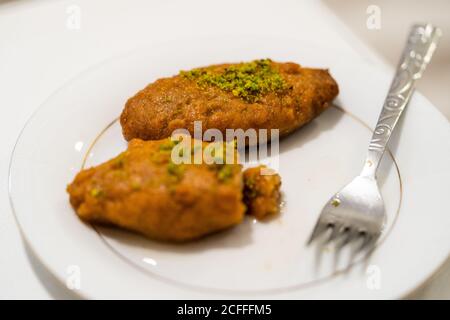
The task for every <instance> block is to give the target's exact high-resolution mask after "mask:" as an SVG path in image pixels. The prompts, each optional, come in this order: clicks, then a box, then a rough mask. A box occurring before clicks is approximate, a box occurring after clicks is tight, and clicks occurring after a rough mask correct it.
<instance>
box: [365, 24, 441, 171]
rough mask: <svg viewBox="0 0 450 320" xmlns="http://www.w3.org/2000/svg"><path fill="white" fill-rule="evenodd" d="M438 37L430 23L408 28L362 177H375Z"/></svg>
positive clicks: (438, 32) (436, 29)
mask: <svg viewBox="0 0 450 320" xmlns="http://www.w3.org/2000/svg"><path fill="white" fill-rule="evenodd" d="M441 34H442V32H441V30H440V29H439V28H436V27H433V26H432V25H430V24H418V25H414V26H413V27H412V28H411V31H410V33H409V36H408V41H407V43H406V46H405V48H404V49H403V54H402V56H401V59H400V62H399V64H398V66H397V70H396V72H395V76H394V79H393V81H392V84H391V87H390V89H389V92H388V95H387V97H386V99H385V101H384V104H383V109H382V110H381V113H380V116H379V118H378V122H377V125H376V126H375V130H374V131H373V135H372V139H371V141H370V144H369V151H368V153H367V158H366V161H365V163H364V168H363V170H362V172H361V175H362V176H368V177H373V178H375V174H376V171H377V169H378V166H379V164H380V161H381V158H382V156H383V153H384V151H385V149H386V145H387V143H388V141H389V138H390V136H391V133H392V131H393V130H394V128H395V125H396V124H397V122H398V119H399V118H400V116H401V114H402V112H403V110H404V109H405V107H406V105H407V104H408V102H409V100H410V98H411V95H412V93H413V92H414V87H415V82H416V80H418V79H420V78H421V77H422V74H423V72H424V70H425V68H426V66H427V65H428V63H429V62H430V59H431V56H432V55H433V53H434V51H435V49H436V46H437V43H438V40H439V37H440V36H441Z"/></svg>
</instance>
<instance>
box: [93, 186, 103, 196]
mask: <svg viewBox="0 0 450 320" xmlns="http://www.w3.org/2000/svg"><path fill="white" fill-rule="evenodd" d="M103 194H104V192H103V190H102V189H100V188H92V189H91V196H93V197H94V198H98V197H101V196H102V195H103Z"/></svg>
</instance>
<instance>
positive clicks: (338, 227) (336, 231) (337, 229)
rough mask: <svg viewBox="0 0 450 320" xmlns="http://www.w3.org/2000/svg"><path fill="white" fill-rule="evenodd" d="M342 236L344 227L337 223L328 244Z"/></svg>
mask: <svg viewBox="0 0 450 320" xmlns="http://www.w3.org/2000/svg"><path fill="white" fill-rule="evenodd" d="M341 234H342V225H341V224H339V223H335V224H333V225H332V230H331V234H330V236H329V237H328V239H327V241H326V243H330V242H331V241H333V240H334V239H336V238H337V237H338V236H340V235H341Z"/></svg>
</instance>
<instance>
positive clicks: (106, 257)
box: [9, 37, 450, 298]
mask: <svg viewBox="0 0 450 320" xmlns="http://www.w3.org/2000/svg"><path fill="white" fill-rule="evenodd" d="M261 57H271V58H272V59H274V60H279V61H287V60H291V61H295V62H299V63H301V64H302V65H305V66H311V67H322V68H329V69H330V70H331V73H332V74H333V76H334V77H335V78H336V79H337V81H338V83H339V85H340V89H341V93H340V96H339V98H338V99H337V101H336V104H337V105H339V106H341V107H342V108H343V109H338V108H331V109H330V110H328V111H326V112H325V113H324V114H323V115H321V116H320V117H319V118H318V119H316V120H315V121H313V122H312V123H311V124H309V125H308V126H306V127H305V128H303V129H301V130H299V131H298V132H296V133H295V134H293V135H291V136H289V137H288V138H286V139H284V140H282V141H281V144H280V158H279V168H278V169H279V171H280V174H281V176H282V179H283V187H282V188H283V192H284V196H285V201H286V204H285V207H284V209H283V212H282V214H281V215H280V216H279V217H278V218H276V219H274V220H272V221H270V222H266V223H258V222H256V221H253V220H251V219H247V220H246V221H245V222H244V223H243V224H242V225H240V226H238V227H236V228H234V229H232V230H228V231H225V232H223V233H220V234H218V235H215V236H211V237H208V238H206V239H204V240H201V241H198V242H195V243H191V244H186V245H168V244H161V243H157V242H154V241H150V240H147V239H145V238H142V237H140V236H136V235H133V234H130V233H127V232H123V231H120V230H114V229H107V228H97V229H94V228H92V227H91V226H89V225H86V224H83V223H82V222H81V221H80V220H79V219H78V218H77V216H76V215H75V213H74V211H73V210H72V208H71V207H70V205H69V202H68V195H67V194H66V192H65V186H66V185H67V184H68V183H69V182H70V181H71V180H72V179H73V177H74V175H75V174H76V172H77V171H79V169H80V166H81V164H82V162H83V159H84V156H85V154H87V158H86V161H87V165H94V164H98V163H100V162H103V161H105V160H106V159H108V158H110V157H112V156H113V155H115V154H117V153H118V152H120V151H122V150H124V149H125V148H126V143H125V141H124V140H123V138H122V136H121V132H120V125H119V124H118V123H117V122H114V120H115V119H116V118H117V117H118V115H119V114H120V112H121V110H122V108H123V105H124V102H125V101H126V99H127V98H128V97H130V96H131V95H133V94H134V93H135V92H136V91H137V90H139V89H141V88H143V87H144V86H145V85H146V84H147V83H149V82H151V81H153V80H155V79H157V78H159V77H163V76H170V75H172V74H175V73H177V72H178V70H180V69H189V68H191V67H195V66H201V65H208V64H211V63H219V62H225V61H230V62H232V61H241V60H250V59H254V58H261ZM390 78H391V75H387V74H383V73H380V72H379V71H377V70H373V69H372V68H371V67H370V66H368V65H365V64H357V65H356V64H355V62H354V61H348V60H347V59H346V57H345V54H342V53H339V52H335V51H333V49H332V48H326V47H321V46H318V45H316V44H313V43H298V42H292V41H290V40H289V39H280V38H277V39H269V38H264V37H261V38H257V37H252V38H247V37H242V38H236V37H233V38H227V37H220V38H214V39H212V38H189V39H179V41H177V42H166V43H161V44H160V45H153V46H152V47H151V48H146V49H141V50H138V51H137V52H134V53H131V54H128V55H126V56H122V57H119V58H116V59H112V60H109V61H107V62H105V63H102V64H101V65H99V66H97V67H95V68H92V69H91V70H89V71H87V72H85V73H83V74H81V75H80V76H78V77H76V78H75V79H74V80H73V81H71V82H69V83H68V84H66V85H65V86H63V87H62V88H61V89H60V90H58V91H57V92H56V93H55V94H54V95H52V97H51V98H49V99H48V100H47V102H46V103H45V104H44V105H43V106H42V107H41V108H40V109H39V110H38V112H37V113H35V115H34V116H33V117H32V119H31V120H30V121H29V122H28V124H27V125H26V127H25V128H24V130H23V132H22V134H21V136H20V138H19V140H18V142H17V145H16V148H15V151H14V153H13V156H12V160H11V168H10V181H9V183H10V197H11V203H12V206H13V210H14V212H15V214H16V217H17V220H18V222H19V224H20V227H21V229H22V231H23V234H24V237H25V238H26V240H27V241H28V242H29V244H30V246H31V248H32V250H33V251H34V253H35V254H36V255H37V256H38V257H39V259H40V260H41V261H42V263H44V264H45V265H46V266H47V268H48V269H49V270H50V271H51V272H52V273H53V274H54V275H55V276H56V277H57V278H58V279H59V280H60V281H61V282H63V283H72V284H73V283H75V284H76V283H77V282H76V281H75V282H73V280H74V277H79V279H80V282H79V284H80V286H79V288H76V290H78V293H79V294H80V295H81V296H83V297H88V298H318V297H319V298H395V297H400V296H403V295H404V294H406V293H408V292H410V291H411V290H412V289H414V288H415V287H416V286H418V285H419V284H420V283H421V282H422V281H424V280H425V279H426V278H427V277H428V276H430V274H431V273H432V272H433V271H434V270H435V269H436V268H437V267H438V266H439V265H440V264H441V263H442V262H443V261H444V260H445V258H446V257H447V255H448V253H449V249H450V247H449V246H450V233H449V232H448V230H449V228H450V215H449V214H448V200H447V198H446V197H448V191H449V181H450V170H449V167H448V160H449V159H450V148H449V141H450V132H449V127H448V123H447V122H446V121H445V120H444V119H443V117H442V116H440V115H439V114H438V113H437V112H436V111H435V109H434V108H433V107H432V106H431V105H430V103H429V102H428V101H426V100H425V99H424V98H423V97H422V96H421V95H420V94H415V96H414V97H413V99H412V101H411V104H410V105H409V107H408V110H407V112H406V114H405V117H404V119H403V121H401V123H400V125H399V130H398V131H401V133H400V134H397V135H395V136H394V137H393V141H392V143H391V149H392V154H394V156H392V155H390V154H387V155H386V156H385V159H384V161H383V163H382V166H381V169H380V173H379V178H380V184H381V190H382V194H383V197H384V199H385V203H386V209H387V215H388V220H387V227H386V229H385V231H384V233H383V237H382V241H381V242H380V244H379V246H378V247H377V249H376V250H375V252H374V254H373V255H372V256H371V257H370V259H368V260H367V261H360V260H358V261H357V262H356V265H355V266H354V267H353V268H352V269H351V270H350V271H346V270H345V269H344V267H345V265H346V261H343V259H340V260H339V261H337V262H335V260H334V253H333V252H332V248H330V249H329V250H324V251H323V252H322V253H321V255H320V257H321V259H320V261H319V260H318V255H317V253H316V251H315V250H314V248H313V247H312V248H310V247H306V246H305V243H306V239H307V237H308V236H309V234H310V232H311V229H312V227H313V226H314V223H315V221H316V219H317V216H318V214H319V213H320V210H321V208H322V206H323V204H324V203H325V202H326V200H327V199H328V198H329V196H330V195H331V194H332V193H333V192H335V191H337V190H338V189H339V188H340V187H342V186H343V185H344V184H345V183H347V182H348V181H349V180H350V179H351V178H352V177H353V176H355V175H356V174H357V173H358V172H359V170H360V168H361V164H362V163H363V159H364V156H365V150H366V147H367V143H368V141H369V138H370V135H371V132H370V129H369V127H367V124H370V125H372V124H373V123H374V122H375V120H376V117H377V114H378V112H379V110H380V107H381V105H382V102H383V99H384V96H385V93H386V91H387V88H388V86H389V83H390ZM90 147H92V148H91V149H90ZM394 157H395V161H393V159H394ZM267 160H269V161H270V160H271V159H267ZM272 160H273V159H272ZM272 163H273V162H272ZM436 185H439V186H440V188H436ZM344 257H345V256H344ZM78 271H79V272H78Z"/></svg>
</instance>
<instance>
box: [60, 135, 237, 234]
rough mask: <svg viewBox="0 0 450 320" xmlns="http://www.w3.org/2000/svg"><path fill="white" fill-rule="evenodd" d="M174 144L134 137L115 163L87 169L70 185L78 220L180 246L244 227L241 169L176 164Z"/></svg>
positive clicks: (113, 161)
mask: <svg viewBox="0 0 450 320" xmlns="http://www.w3.org/2000/svg"><path fill="white" fill-rule="evenodd" d="M200 145H201V146H202V147H203V148H205V147H206V146H207V145H208V144H207V143H201V142H200ZM175 146H176V143H174V142H172V141H171V140H170V139H163V140H159V141H142V140H139V139H134V140H131V141H130V143H129V146H128V149H127V150H126V151H125V152H123V153H121V154H120V155H118V156H117V157H115V158H114V159H111V160H109V161H107V162H105V163H103V164H100V165H98V166H96V167H93V168H90V169H87V170H82V171H81V172H80V173H78V174H77V176H76V177H75V179H74V181H73V182H72V183H71V184H70V185H69V186H68V187H67V191H68V193H69V195H70V203H71V204H72V206H73V207H74V208H75V210H76V212H77V214H78V216H79V217H80V218H81V219H83V220H84V221H88V222H92V223H102V224H111V225H114V226H118V227H121V228H125V229H129V230H133V231H136V232H139V233H141V234H143V235H145V236H147V237H149V238H152V239H157V240H166V241H179V242H181V241H188V240H192V239H196V238H199V237H202V236H204V235H206V234H209V233H213V232H216V231H219V230H222V229H225V228H229V227H231V226H234V225H236V224H238V223H240V222H241V220H242V219H243V217H244V213H245V206H244V204H243V202H242V188H243V183H242V171H241V165H240V164H237V163H234V164H209V165H208V164H205V163H203V164H175V163H174V162H173V161H172V159H173V158H172V157H171V155H172V151H173V149H174V148H175ZM192 150H194V149H192Z"/></svg>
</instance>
